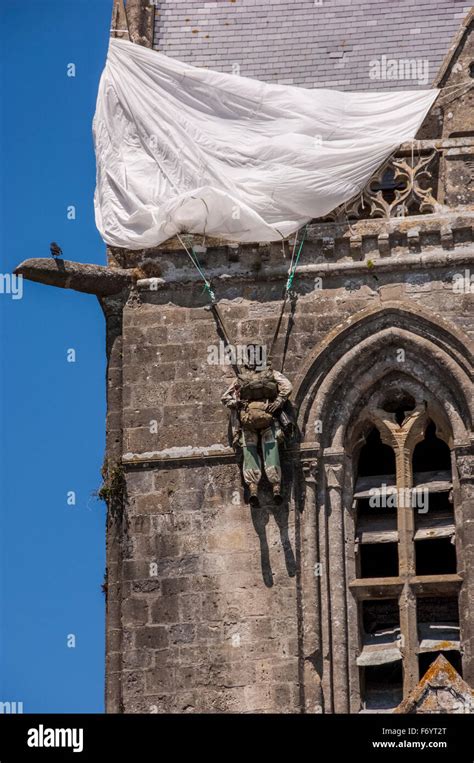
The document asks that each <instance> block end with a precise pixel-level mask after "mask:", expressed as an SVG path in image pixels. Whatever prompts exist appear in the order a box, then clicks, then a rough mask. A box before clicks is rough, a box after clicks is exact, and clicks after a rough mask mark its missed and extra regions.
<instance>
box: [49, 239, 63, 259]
mask: <svg viewBox="0 0 474 763" xmlns="http://www.w3.org/2000/svg"><path fill="white" fill-rule="evenodd" d="M49 251H50V252H51V257H61V255H62V253H63V250H62V249H61V247H60V246H59V244H57V243H56V241H51V243H50V245H49Z"/></svg>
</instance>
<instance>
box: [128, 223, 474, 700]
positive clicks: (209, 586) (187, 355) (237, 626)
mask: <svg viewBox="0 0 474 763" xmlns="http://www.w3.org/2000/svg"><path fill="white" fill-rule="evenodd" d="M458 224H459V230H464V231H465V227H463V224H462V223H461V222H459V223H458ZM456 230H457V229H456ZM314 236H316V234H314ZM455 238H456V240H457V244H456V246H455V247H454V249H451V250H449V251H446V250H443V248H442V247H441V246H440V245H439V241H440V239H439V238H438V245H437V244H436V241H437V238H436V236H434V237H433V238H432V239H431V242H430V240H429V238H427V239H426V241H427V242H428V244H427V245H426V246H424V248H423V257H424V258H425V263H426V264H418V265H416V264H411V265H410V266H409V269H408V268H407V271H406V272H404V270H405V268H404V266H403V263H404V259H403V257H400V258H399V259H398V258H392V259H391V269H388V270H387V272H383V271H380V272H378V271H377V272H378V274H377V273H375V274H374V273H372V272H371V271H370V270H369V269H368V268H367V265H366V263H365V262H364V263H359V264H358V265H357V266H354V269H353V271H352V272H351V273H350V274H349V276H348V275H347V274H346V273H345V272H344V270H342V272H338V270H337V266H336V264H335V263H331V269H330V270H329V271H327V272H324V268H325V263H324V262H322V259H323V258H322V257H321V249H320V246H318V245H317V244H316V241H315V240H311V236H310V238H309V240H308V242H307V244H306V245H305V249H304V254H303V259H302V263H303V266H302V274H301V276H300V277H299V279H298V281H297V291H298V293H299V294H298V300H297V304H296V309H295V313H294V316H293V325H292V327H291V330H290V333H289V336H288V346H287V354H286V362H285V371H286V373H287V374H288V375H289V377H290V378H291V379H293V380H295V379H296V378H297V377H298V376H299V375H300V374H301V371H302V369H303V367H304V365H305V363H306V361H307V358H308V356H309V354H310V353H311V352H312V351H314V350H315V348H316V347H317V346H318V345H320V344H321V343H322V342H323V341H324V339H325V337H327V336H328V335H329V334H330V333H331V332H334V330H335V329H336V328H337V327H339V328H342V327H343V325H344V323H345V322H347V321H348V320H349V319H351V318H353V317H354V316H355V315H357V314H359V313H360V312H361V311H364V310H367V309H368V308H372V309H383V308H384V304H389V303H390V304H391V303H393V301H394V300H396V301H397V302H398V303H399V304H401V305H403V304H407V305H410V306H411V307H412V308H413V309H414V311H415V314H416V310H417V308H418V307H419V308H420V309H422V310H423V311H425V312H428V313H430V314H432V316H433V320H435V321H436V320H437V316H440V315H442V316H443V318H444V320H445V321H446V322H447V323H448V324H451V325H452V328H453V330H454V331H455V330H456V328H458V329H460V330H462V331H464V332H466V335H467V334H469V333H470V334H471V335H472V331H473V329H474V327H473V325H472V310H471V311H470V307H469V305H470V298H471V295H470V294H459V293H455V292H454V291H453V277H454V276H455V274H456V273H457V272H461V273H462V272H463V270H464V267H465V266H466V263H467V262H468V260H469V257H470V256H471V252H472V243H470V242H469V241H468V240H467V239H468V238H469V236H468V235H467V234H466V233H464V234H461V233H459V234H456V235H455ZM337 252H338V249H337V246H336V259H337V258H338V254H337ZM224 253H225V257H226V258H230V262H229V261H228V262H227V263H223V254H224ZM339 254H340V253H339ZM262 255H263V257H262ZM409 258H410V254H409V253H405V259H406V262H407V263H410V259H409ZM150 260H152V261H153V262H154V263H155V265H154V267H155V268H156V267H157V264H156V263H158V266H159V270H160V272H161V273H162V276H161V277H160V276H156V275H155V276H154V277H153V276H152V277H151V279H148V280H146V279H144V280H143V281H142V282H140V284H141V288H140V296H139V299H136V298H134V299H132V300H129V302H128V304H127V305H126V306H125V307H124V311H123V450H124V454H125V455H124V464H125V472H126V483H127V505H126V507H125V518H124V538H123V544H122V589H121V596H122V605H121V619H122V626H123V641H122V649H123V672H122V691H123V699H122V701H123V710H124V711H125V712H139V711H142V712H154V711H159V712H162V711H172V712H184V711H199V710H202V711H220V712H222V711H227V712H229V711H230V712H231V711H236V712H252V711H259V712H270V711H274V712H295V711H298V710H299V709H301V708H302V706H303V697H302V691H303V681H302V675H303V671H304V659H303V657H304V655H303V652H302V639H303V619H302V612H301V607H302V603H301V596H300V592H301V585H302V580H301V577H300V575H299V574H297V565H298V560H299V559H300V556H301V553H302V547H301V537H300V534H301V528H300V526H299V521H298V511H296V513H295V505H296V508H298V506H299V503H300V496H301V485H300V481H299V476H298V469H297V468H295V467H294V463H293V462H294V459H295V453H294V452H293V450H294V445H293V446H291V447H290V448H289V450H288V452H287V453H285V454H284V466H285V481H286V484H287V491H286V496H285V497H286V500H285V503H284V505H283V506H282V507H281V508H278V509H277V508H276V507H275V506H274V505H273V503H272V500H271V498H270V496H269V495H266V499H265V500H264V502H263V506H262V508H261V509H257V510H251V509H250V507H249V506H248V504H247V503H246V500H245V499H246V496H245V492H244V489H243V487H242V482H241V477H240V469H239V465H238V463H237V461H236V458H235V456H234V454H233V451H232V449H231V448H230V443H229V435H228V420H227V413H226V411H225V410H224V409H223V407H222V406H221V404H220V396H221V394H222V393H223V391H224V390H225V388H226V386H228V384H229V383H230V381H231V379H232V371H231V369H230V368H229V367H228V366H223V365H210V364H209V363H208V347H209V346H211V345H215V344H216V343H218V342H219V341H220V338H219V336H218V334H217V331H216V325H215V322H214V319H213V315H212V313H211V312H209V311H207V310H205V309H204V307H203V305H204V304H205V299H204V297H203V295H202V289H201V287H200V285H198V283H193V282H192V281H190V280H189V279H190V278H191V277H192V276H191V273H190V271H188V270H187V266H186V264H185V262H186V261H185V260H184V258H183V255H182V254H181V253H179V252H176V251H166V250H164V251H161V252H160V254H159V256H157V257H156V259H155V258H153V257H150V256H148V260H147V261H142V263H141V265H142V266H143V267H144V269H145V270H146V269H147V268H148V270H149V272H150V273H151V272H153V268H152V266H151V265H150ZM202 261H203V263H204V266H205V268H207V269H208V270H211V271H213V272H214V271H216V270H217V271H219V268H221V269H222V270H226V269H227V270H230V271H233V272H234V275H233V277H232V278H227V279H226V278H221V279H220V280H219V282H218V285H217V286H216V291H217V296H218V299H219V308H220V311H221V314H222V316H223V317H224V320H225V322H226V325H227V330H228V331H229V333H230V334H231V335H232V338H233V339H234V342H235V343H245V342H246V341H247V340H250V339H253V338H256V337H257V338H259V339H260V340H261V341H262V342H263V343H266V344H267V345H268V343H269V342H270V339H271V336H272V334H273V330H274V328H275V324H276V320H277V317H278V311H279V309H280V306H281V301H280V296H281V291H282V287H283V285H284V281H283V279H282V277H281V275H279V268H280V267H283V268H287V263H285V262H284V261H283V255H282V252H281V249H280V248H279V247H277V246H267V247H260V248H257V249H254V250H252V248H251V247H247V248H244V249H242V251H241V252H238V251H237V250H235V249H233V250H230V249H229V250H222V248H221V249H220V250H215V251H214V250H213V249H212V248H210V249H208V251H207V253H206V254H205V255H203V256H202ZM387 261H388V260H387ZM259 262H263V264H261V265H258V263H259ZM420 262H421V261H420ZM150 268H151V269H150ZM312 268H314V272H313V271H312ZM171 273H174V278H175V285H174V286H173V287H171V288H170V287H169V285H168V284H167V282H168V280H169V274H171ZM318 273H319V275H318ZM187 279H188V280H187ZM319 279H321V280H319ZM288 316H289V308H288V311H287V315H286V318H285V320H284V322H283V326H282V331H281V335H280V340H279V343H278V346H277V348H276V353H275V357H274V365H275V367H276V368H279V367H280V364H281V359H282V349H283V346H284V343H285V336H286V331H287V326H288ZM414 320H416V318H415V319H414ZM308 438H309V439H311V437H310V436H309V435H308ZM292 449H293V450H292ZM295 520H296V528H295ZM312 542H314V543H316V539H315V538H314V539H313V541H312Z"/></svg>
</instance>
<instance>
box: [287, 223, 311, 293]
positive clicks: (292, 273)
mask: <svg viewBox="0 0 474 763" xmlns="http://www.w3.org/2000/svg"><path fill="white" fill-rule="evenodd" d="M307 230H308V226H307V225H305V226H304V231H303V238H302V239H301V243H300V247H299V249H298V254H297V255H296V259H295V262H294V264H293V266H292V268H291V269H290V275H289V276H288V280H287V282H286V289H285V298H286V297H287V296H288V292H289V291H291V287H292V286H293V279H294V277H295V273H296V268H297V267H298V262H299V259H300V255H301V252H302V249H303V244H304V240H305V238H306V232H307Z"/></svg>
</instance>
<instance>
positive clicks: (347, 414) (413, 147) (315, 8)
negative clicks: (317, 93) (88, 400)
mask: <svg viewBox="0 0 474 763" xmlns="http://www.w3.org/2000/svg"><path fill="white" fill-rule="evenodd" d="M154 5H155V6H156V7H153V5H150V4H149V3H147V2H143V0H128V3H127V13H128V26H129V30H130V37H131V39H132V41H134V42H137V43H138V44H145V45H148V46H155V47H157V48H158V49H160V50H162V51H163V52H165V53H168V54H169V55H172V56H175V57H176V58H181V59H183V60H186V61H189V62H191V63H194V64H197V65H203V66H209V67H210V68H217V69H219V68H221V69H224V70H225V71H232V70H235V71H237V67H238V69H239V72H238V73H241V74H242V75H245V76H254V77H260V78H262V79H267V80H268V81H273V82H278V81H280V82H285V83H290V84H295V85H302V86H307V87H314V86H316V85H317V84H318V83H319V85H320V86H326V87H328V86H329V87H334V88H341V89H347V90H365V89H368V88H372V89H375V90H376V89H381V88H387V87H397V88H403V89H410V88H413V87H418V86H419V85H420V86H422V87H429V86H430V85H432V84H434V85H435V86H437V87H440V88H441V89H442V92H441V95H440V97H439V99H438V101H437V102H436V103H435V105H434V107H433V109H432V111H431V112H430V114H429V115H428V117H427V119H426V120H425V123H424V125H423V127H422V128H421V130H420V133H419V135H418V139H417V140H416V141H414V142H413V144H404V145H402V146H401V147H400V149H399V151H398V152H397V153H396V155H395V156H393V157H392V158H391V159H390V161H388V162H387V164H386V165H385V167H384V168H382V169H381V170H380V172H379V173H378V174H377V176H376V177H374V178H373V180H372V181H371V183H369V185H368V187H367V188H366V190H365V192H364V193H363V195H362V197H360V198H357V199H356V200H354V201H353V203H351V204H348V205H346V207H345V208H344V209H338V210H336V211H335V212H334V213H333V214H332V215H330V216H329V217H328V218H326V219H322V220H314V221H313V222H312V223H311V224H310V225H309V226H308V232H307V238H306V241H305V244H304V249H303V254H302V259H301V266H300V267H299V270H298V273H297V278H296V281H295V290H296V292H297V298H296V300H294V301H293V302H292V304H291V307H288V309H287V312H286V314H285V317H284V320H283V324H282V329H281V332H280V336H279V340H278V342H277V345H276V347H275V352H274V355H273V362H274V367H275V368H280V367H281V366H282V363H283V362H284V369H285V374H286V375H287V376H288V377H289V378H290V379H291V381H292V382H293V386H294V392H293V397H292V400H293V404H294V408H295V412H296V418H297V428H296V432H295V436H294V438H293V439H292V440H291V441H288V442H287V444H286V447H285V448H284V450H283V451H282V460H283V469H284V484H285V494H284V502H283V504H282V505H281V506H276V505H275V504H274V502H273V500H272V496H271V492H270V489H269V488H267V489H266V488H265V486H264V487H263V500H262V501H261V507H260V508H258V509H251V508H250V506H249V505H248V502H247V495H246V492H245V491H244V489H243V485H242V480H241V472H240V466H239V460H238V455H237V456H236V453H235V452H234V450H233V448H232V447H231V441H230V438H229V430H228V419H227V413H226V411H225V409H224V408H223V407H222V405H221V403H220V397H221V395H222V393H223V392H224V390H225V389H226V387H227V386H228V385H229V384H230V383H231V381H232V378H233V376H232V369H231V367H230V366H228V365H223V364H219V363H217V364H216V363H210V362H209V357H210V355H209V348H210V347H214V346H216V345H217V346H218V345H219V342H220V341H221V337H220V335H219V334H218V332H217V328H216V323H215V320H214V317H213V313H212V311H209V310H206V309H204V308H205V306H206V304H207V298H206V295H205V294H203V293H202V284H201V283H200V281H199V279H198V278H197V277H196V274H195V271H194V270H193V269H192V267H191V266H190V264H189V261H188V260H187V258H186V256H185V255H184V253H183V250H182V248H181V246H180V244H179V242H177V241H176V240H171V241H168V242H167V243H166V244H165V245H163V246H162V247H160V248H159V249H158V250H148V251H144V252H137V251H134V252H128V251H124V250H112V249H109V250H108V266H107V267H101V266H97V265H81V264H76V263H73V262H67V261H65V262H64V267H63V268H62V269H58V266H57V264H56V263H55V262H54V261H52V260H39V259H36V260H28V261H26V262H24V263H22V265H20V266H19V268H18V269H17V273H22V274H23V275H24V276H25V277H27V278H30V279H32V280H34V281H41V282H43V283H46V284H50V285H55V286H60V287H63V288H71V289H76V290H79V291H83V292H89V293H91V294H95V295H97V297H98V299H99V300H100V303H101V305H102V308H103V311H104V315H105V320H106V325H107V358H108V370H107V405H108V413H107V452H106V458H105V463H104V487H103V490H102V493H103V495H104V497H105V498H106V499H107V503H108V523H107V588H108V594H107V614H106V629H107V638H106V645H107V655H106V659H107V671H106V672H107V686H106V697H107V703H106V704H107V711H108V712H127V713H135V712H147V713H148V712H175V713H180V712H198V711H205V712H279V713H280V712H309V713H321V712H322V713H343V712H351V713H358V712H361V711H366V712H369V711H377V710H385V711H391V710H393V709H395V708H396V707H397V706H399V705H400V703H401V702H402V701H404V702H405V705H402V708H401V711H404V710H403V707H405V708H410V709H406V711H407V712H412V711H414V710H413V708H416V707H419V706H428V705H429V707H430V708H431V710H430V711H436V708H435V709H434V710H433V707H434V705H433V704H431V705H430V704H429V702H431V699H430V700H429V702H428V700H427V702H428V704H426V702H425V700H424V699H423V700H422V699H420V697H422V693H423V688H419V682H420V679H422V677H423V676H425V674H426V673H427V671H428V669H430V666H432V664H433V663H434V661H435V660H436V659H437V658H439V657H441V662H440V661H439V660H438V662H437V671H438V672H437V673H436V676H438V674H439V671H441V672H442V679H439V678H436V680H439V681H441V680H442V683H441V684H440V685H442V686H443V687H445V686H446V682H447V683H448V684H449V682H450V681H452V682H453V685H456V686H457V685H458V683H459V682H460V683H459V685H460V686H462V691H461V690H460V693H459V697H461V699H459V701H457V704H453V706H452V707H450V706H449V700H445V701H446V702H448V710H450V709H451V710H452V711H453V712H459V711H468V710H469V701H468V700H467V699H466V697H467V696H468V694H469V689H468V687H469V686H471V687H472V686H473V684H474V630H473V620H472V614H473V613H472V607H473V601H474V518H473V514H472V511H473V503H472V499H473V487H472V480H473V457H472V447H471V444H472V429H471V415H472V413H471V411H472V408H471V393H472V387H471V378H472V377H471V372H472V367H471V362H472V355H471V344H470V342H471V337H472V334H473V331H474V325H473V306H472V300H473V291H474V275H473V274H471V270H470V268H471V265H472V261H473V253H474V243H473V228H472V222H473V202H474V130H473V91H472V82H473V79H472V78H473V76H474V44H473V40H474V37H473V15H472V12H471V13H468V14H467V15H466V14H465V11H466V9H465V7H463V3H462V2H458V1H457V0H456V1H455V2H453V1H452V0H450V1H449V2H448V0H446V1H445V2H443V1H441V0H440V1H438V2H436V1H435V2H433V0H430V2H429V3H426V4H425V3H417V4H416V10H415V11H413V3H409V4H407V3H405V0H403V1H402V2H401V3H398V4H395V6H396V11H395V10H393V8H392V6H390V7H389V6H385V4H381V3H379V2H372V3H366V4H365V6H364V8H362V7H360V9H359V10H355V8H354V6H353V5H348V4H347V3H345V2H343V0H338V1H337V2H331V3H328V4H318V3H314V1H313V0H304V1H303V0H302V1H301V2H294V3H292V4H291V8H290V5H289V4H288V2H284V0H281V1H280V0H279V1H278V2H275V3H273V4H272V6H271V8H272V14H271V17H270V16H267V15H266V10H262V11H259V10H258V8H259V7H262V8H263V6H264V5H265V4H262V5H261V6H257V5H255V4H254V3H253V2H250V0H236V2H232V3H228V2H226V3H221V2H217V3H215V4H212V7H210V6H211V4H209V3H204V2H200V1H198V0H189V2H185V3H182V2H181V3H179V4H178V3H174V2H172V1H171V0H166V1H164V2H159V3H155V4H154ZM405 5H406V7H407V9H408V7H410V10H409V11H408V10H407V14H406V16H405V15H404V12H403V8H402V7H401V6H405ZM408 18H409V20H408ZM124 24H127V18H126V17H125V15H124V9H123V6H122V4H121V3H120V2H118V1H117V2H116V4H115V6H114V17H113V24H112V27H113V28H114V29H116V30H120V29H125V28H126V27H124V26H123V25H124ZM401 24H403V25H405V26H404V28H403V29H404V31H403V30H402V31H403V34H400V30H401V29H402V27H401ZM104 31H105V30H104ZM395 31H397V32H398V34H395ZM115 34H117V35H120V36H127V33H125V32H120V31H116V32H115ZM402 37H403V39H401V38H402ZM295 42H297V45H296V47H295ZM369 48H370V52H369V53H367V50H368V49H369ZM400 55H402V57H403V58H407V59H413V62H414V63H413V66H415V67H417V66H418V65H420V67H421V68H420V69H419V70H418V69H417V70H416V75H417V76H418V77H419V79H420V82H419V83H418V82H413V81H409V82H407V81H401V78H400V76H398V79H397V80H396V81H394V80H391V79H390V78H384V77H383V75H382V74H381V73H380V72H381V70H380V68H379V73H378V74H377V63H378V65H379V67H382V69H383V67H384V66H385V67H386V70H387V62H388V64H389V65H390V60H394V61H395V63H396V65H398V66H401V64H400V58H399V57H400ZM383 56H385V63H384V62H383ZM443 56H444V60H443ZM371 58H373V59H375V61H372V60H369V59H371ZM425 61H426V62H428V64H429V67H431V68H432V69H433V70H432V71H431V72H430V76H429V79H428V80H427V81H424V76H425V71H424V69H423V66H424V62H425ZM397 62H398V63H397ZM235 65H237V66H235ZM409 65H411V64H407V66H409ZM232 67H234V69H232ZM437 70H438V73H437V74H436V71H437ZM399 75H400V72H399ZM402 79H403V78H402ZM405 79H406V78H405ZM185 242H186V244H187V245H188V246H192V245H193V244H200V245H202V241H201V240H199V241H197V240H196V241H192V240H191V237H189V236H188V237H186V236H185ZM199 257H200V260H201V263H202V265H203V267H204V268H205V270H206V273H207V274H208V275H209V276H210V277H211V279H212V283H213V286H214V289H215V292H216V297H217V300H218V306H219V310H220V313H221V315H222V317H223V319H224V321H225V324H226V327H227V329H228V331H229V333H230V334H231V337H232V340H233V341H234V342H235V343H238V344H245V342H246V341H248V340H251V339H254V338H255V337H257V338H258V339H259V340H260V341H261V342H262V343H264V344H269V343H270V341H271V338H272V335H273V332H274V329H275V324H276V321H277V318H278V314H279V311H280V308H281V294H282V289H283V286H284V284H285V281H286V277H287V273H288V265H289V262H288V261H286V260H285V259H284V258H283V255H282V251H281V246H280V245H276V244H275V245H259V244H258V242H256V243H255V244H254V245H240V246H229V245H226V244H224V243H223V242H220V241H216V240H207V241H206V247H202V251H201V252H200V254H199ZM390 488H392V490H393V489H394V488H398V495H399V496H401V495H404V496H405V497H406V501H401V500H400V499H399V500H398V501H397V504H398V505H397V504H395V503H394V502H393V500H392V499H391V496H392V498H393V495H392V493H391V492H390ZM413 488H416V490H413ZM374 496H375V497H376V499H377V500H375V501H374ZM380 496H382V498H383V499H384V500H385V499H386V500H385V503H383V502H381V500H382V499H380V500H379V497H380ZM443 660H447V662H448V663H449V669H446V662H444V661H443ZM440 666H441V667H440ZM443 671H444V672H443ZM450 671H452V676H451V673H450ZM456 673H457V674H458V675H456ZM460 676H462V681H461V678H460ZM436 680H435V678H432V679H430V680H429V681H428V680H426V681H425V684H424V685H426V686H432V685H433V686H434V687H435V688H434V689H433V692H434V694H436V686H437V684H436ZM417 687H418V688H417ZM466 692H467V693H466ZM448 695H449V696H450V694H449V692H446V696H448ZM423 696H424V695H423ZM430 697H431V695H430ZM463 697H464V700H463V699H462V698H463ZM423 702H425V705H423ZM445 709H446V708H445Z"/></svg>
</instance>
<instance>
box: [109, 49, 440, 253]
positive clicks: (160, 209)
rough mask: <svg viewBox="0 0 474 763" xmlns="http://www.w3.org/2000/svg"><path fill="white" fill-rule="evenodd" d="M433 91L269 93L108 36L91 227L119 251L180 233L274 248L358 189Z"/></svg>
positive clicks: (415, 122)
mask: <svg viewBox="0 0 474 763" xmlns="http://www.w3.org/2000/svg"><path fill="white" fill-rule="evenodd" d="M437 94H438V91H437V90H413V91H405V92H403V91H402V92H400V91H395V92H387V91H384V92H379V93H377V92H370V93H348V92H338V91H336V90H327V89H324V90H323V89H317V90H307V89H305V88H299V87H292V86H288V85H269V84H266V83H264V82H260V81H258V80H254V79H249V78H246V77H240V76H238V75H235V74H223V73H221V72H215V71H210V70H208V69H200V68H196V67H194V66H190V65H189V64H184V63H181V62H180V61H176V60H175V59H172V58H169V57H168V56H165V55H163V54H161V53H158V52H157V51H154V50H150V49H148V48H145V47H142V46H140V45H135V44H133V43H131V42H127V41H125V40H119V39H112V40H111V41H110V47H109V52H108V56H107V62H106V65H105V69H104V71H103V74H102V77H101V80H100V85H99V93H98V98H97V107H96V113H95V117H94V140H95V149H96V156H97V187H96V193H95V200H94V204H95V214H96V224H97V227H98V229H99V232H100V234H101V235H102V237H103V239H104V241H105V242H106V243H107V244H110V245H113V246H118V247H124V248H127V249H144V248H149V247H154V246H157V245H158V244H161V243H162V242H164V241H166V239H168V238H170V237H171V236H174V235H175V234H176V233H181V232H188V233H199V234H205V235H208V236H213V237H218V238H223V239H225V240H229V241H242V242H245V241H246V242H256V241H261V242H264V241H278V240H280V239H281V238H282V237H287V236H289V235H290V234H291V233H294V232H295V231H296V230H297V229H298V228H300V227H301V226H302V225H304V224H305V223H307V222H308V221H309V220H311V219H312V218H314V217H321V216H323V215H325V214H327V213H328V212H330V211H331V210H333V209H335V208H336V207H337V206H339V205H340V204H342V203H343V202H344V201H347V200H348V199H350V198H352V197H353V196H354V195H356V194H357V193H358V192H360V191H362V189H363V188H364V186H365V185H366V183H367V182H368V180H369V179H370V177H371V175H372V174H373V173H374V172H375V170H376V169H377V167H379V166H380V165H381V164H382V163H383V161H384V160H385V159H386V158H387V157H388V156H389V155H390V154H391V153H392V152H393V151H394V150H395V149H396V148H397V146H398V145H399V144H400V143H402V142H404V141H407V140H411V139H413V138H414V136H415V134H416V132H417V130H418V128H419V126H420V125H421V123H422V121H423V119H424V117H425V115H426V114H427V112H428V111H429V109H430V107H431V105H432V104H433V102H434V100H435V99H436V96H437Z"/></svg>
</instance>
